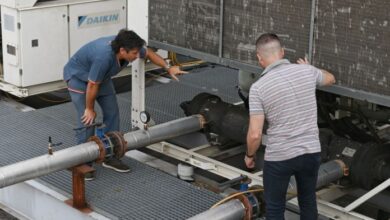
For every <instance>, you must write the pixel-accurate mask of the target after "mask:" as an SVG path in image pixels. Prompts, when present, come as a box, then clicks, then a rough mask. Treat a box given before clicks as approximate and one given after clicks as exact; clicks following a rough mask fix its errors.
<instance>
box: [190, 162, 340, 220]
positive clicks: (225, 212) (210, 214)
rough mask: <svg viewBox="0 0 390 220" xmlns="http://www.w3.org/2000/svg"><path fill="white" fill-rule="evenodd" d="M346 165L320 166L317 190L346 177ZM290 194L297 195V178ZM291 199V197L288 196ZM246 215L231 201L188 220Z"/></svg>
mask: <svg viewBox="0 0 390 220" xmlns="http://www.w3.org/2000/svg"><path fill="white" fill-rule="evenodd" d="M345 168H346V167H345V164H344V163H343V162H342V161H340V160H333V161H329V162H327V163H324V164H322V165H321V166H320V168H319V171H318V179H317V186H316V188H317V189H318V188H321V187H323V186H325V185H327V184H329V183H331V182H333V181H336V180H338V179H340V178H341V177H343V176H344V171H345ZM288 191H289V193H291V194H293V196H294V197H295V194H296V192H297V186H296V182H295V178H294V177H291V180H290V183H289V186H288ZM288 197H291V195H288ZM244 215H245V207H244V205H243V203H242V202H241V201H239V200H237V199H235V200H231V201H229V202H227V203H225V204H222V205H220V206H218V207H216V208H213V209H209V210H207V211H205V212H203V213H200V214H198V215H196V216H194V217H191V218H189V219H188V220H198V219H199V220H200V219H243V217H244Z"/></svg>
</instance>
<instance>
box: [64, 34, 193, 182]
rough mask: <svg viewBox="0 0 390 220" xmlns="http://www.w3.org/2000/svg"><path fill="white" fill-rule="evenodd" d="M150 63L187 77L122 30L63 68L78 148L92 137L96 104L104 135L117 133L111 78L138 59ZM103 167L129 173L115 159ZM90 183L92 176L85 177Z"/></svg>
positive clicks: (86, 47) (84, 49)
mask: <svg viewBox="0 0 390 220" xmlns="http://www.w3.org/2000/svg"><path fill="white" fill-rule="evenodd" d="M139 57H140V58H144V59H150V60H151V61H152V62H153V63H154V64H156V65H158V66H160V67H162V68H164V69H166V70H167V72H168V73H169V75H170V76H171V77H172V78H173V79H175V80H178V79H177V77H176V75H180V74H183V73H186V72H184V71H181V70H180V69H179V67H177V66H173V67H170V66H169V65H168V64H167V63H166V62H165V61H164V59H162V58H161V57H160V56H159V55H157V54H156V53H155V52H153V51H152V50H151V49H147V48H146V47H145V41H144V40H143V39H142V38H141V37H139V36H138V35H137V34H136V33H135V32H133V31H129V30H125V29H123V30H121V31H120V32H119V33H118V35H117V36H110V37H103V38H99V39H97V40H94V41H92V42H90V43H87V44H86V45H84V46H83V47H81V48H80V49H79V50H78V51H77V52H76V54H74V55H73V56H72V57H71V58H70V60H69V62H68V63H67V64H66V65H65V67H64V80H65V81H66V82H67V84H68V90H69V93H70V97H71V99H72V102H73V104H74V105H75V107H76V110H77V114H78V118H79V121H78V125H79V127H80V128H82V127H85V128H84V129H81V132H78V133H77V134H76V138H77V143H78V144H81V143H84V142H86V141H87V140H88V138H89V137H91V136H93V135H94V129H93V128H92V127H88V126H89V125H91V124H93V122H94V119H95V118H96V112H95V108H94V104H95V101H97V102H98V103H99V105H100V107H101V109H102V111H103V123H104V124H105V126H106V127H105V130H104V132H109V131H119V109H118V103H117V99H116V94H115V89H114V84H113V82H112V79H111V77H112V76H115V75H116V74H118V73H119V72H120V71H121V70H122V69H123V68H125V67H126V66H127V65H128V64H129V63H130V62H132V61H134V60H135V59H137V58H139ZM103 166H104V167H107V168H111V169H113V170H115V171H118V172H129V171H130V169H129V167H128V166H127V165H125V164H123V163H122V162H121V161H120V160H118V159H115V158H113V159H110V160H109V161H105V162H103ZM86 179H87V180H92V179H93V175H88V176H87V177H86Z"/></svg>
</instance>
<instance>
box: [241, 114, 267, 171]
mask: <svg viewBox="0 0 390 220" xmlns="http://www.w3.org/2000/svg"><path fill="white" fill-rule="evenodd" d="M264 118H265V117H264V115H263V114H259V115H251V116H250V118H249V128H248V134H247V136H246V144H247V152H246V155H245V164H246V166H247V167H248V168H253V167H255V155H256V152H257V150H258V149H259V147H260V144H261V137H262V133H263V126H264V120H265V119H264Z"/></svg>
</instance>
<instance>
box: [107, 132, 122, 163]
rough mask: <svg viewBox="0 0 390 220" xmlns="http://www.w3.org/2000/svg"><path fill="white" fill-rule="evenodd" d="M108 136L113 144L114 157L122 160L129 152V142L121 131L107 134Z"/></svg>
mask: <svg viewBox="0 0 390 220" xmlns="http://www.w3.org/2000/svg"><path fill="white" fill-rule="evenodd" d="M106 136H107V137H109V138H110V141H111V143H112V144H113V146H114V152H113V153H114V156H115V157H116V158H118V159H120V158H122V157H123V156H124V155H125V153H126V151H127V142H126V141H125V138H124V137H123V134H122V133H121V132H119V131H111V132H107V133H106Z"/></svg>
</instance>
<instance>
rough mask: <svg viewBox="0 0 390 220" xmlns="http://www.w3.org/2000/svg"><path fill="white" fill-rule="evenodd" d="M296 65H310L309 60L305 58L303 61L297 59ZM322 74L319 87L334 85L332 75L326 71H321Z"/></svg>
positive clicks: (334, 81) (334, 80)
mask: <svg viewBox="0 0 390 220" xmlns="http://www.w3.org/2000/svg"><path fill="white" fill-rule="evenodd" d="M297 63H298V64H308V65H310V62H309V60H308V59H307V58H306V57H305V59H302V58H299V59H298V60H297ZM321 72H322V76H323V77H322V81H321V85H320V86H330V85H333V84H335V83H336V79H335V77H334V75H333V74H332V73H330V72H328V71H327V70H324V69H321Z"/></svg>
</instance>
